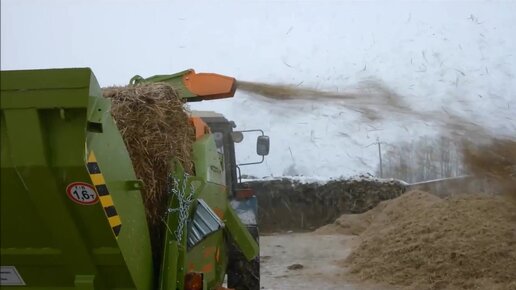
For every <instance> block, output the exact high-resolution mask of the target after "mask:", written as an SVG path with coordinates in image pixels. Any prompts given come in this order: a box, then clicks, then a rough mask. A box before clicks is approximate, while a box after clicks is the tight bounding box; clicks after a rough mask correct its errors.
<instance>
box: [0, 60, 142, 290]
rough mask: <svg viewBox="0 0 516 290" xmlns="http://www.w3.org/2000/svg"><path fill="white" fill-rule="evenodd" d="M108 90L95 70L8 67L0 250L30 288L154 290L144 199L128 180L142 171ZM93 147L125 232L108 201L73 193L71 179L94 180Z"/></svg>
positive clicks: (4, 82) (4, 90)
mask: <svg viewBox="0 0 516 290" xmlns="http://www.w3.org/2000/svg"><path fill="white" fill-rule="evenodd" d="M100 92H101V91H100V87H99V86H98V84H97V81H96V79H95V77H94V75H93V74H92V72H91V70H90V69H63V70H35V71H2V72H1V95H0V98H1V109H2V110H1V123H0V126H1V128H0V129H1V130H0V133H1V137H2V138H1V144H0V145H1V147H0V149H1V150H0V151H1V162H0V163H1V179H2V183H1V191H0V199H1V204H0V207H1V211H0V214H1V220H0V223H1V225H0V229H1V231H0V241H1V249H0V255H1V263H2V266H15V267H16V269H17V270H18V272H19V273H20V275H21V276H22V278H23V280H24V281H25V283H26V284H27V286H26V287H24V289H30V290H32V289H55V290H59V289H151V287H152V284H151V283H152V268H151V253H150V246H149V239H148V233H147V226H146V221H145V216H144V208H143V203H142V201H141V197H140V193H139V191H138V190H135V189H134V188H130V187H128V186H127V185H128V184H131V183H134V180H135V179H136V178H135V176H134V172H133V169H132V165H131V162H130V160H129V157H128V154H127V151H126V149H125V146H124V145H123V141H122V139H121V137H120V134H119V132H118V130H117V128H116V126H115V124H114V122H113V120H112V119H111V117H110V115H109V102H107V101H106V100H105V99H103V98H102V97H101V94H100ZM99 109H100V111H98V110H99ZM93 110H95V111H94V112H93ZM91 124H93V125H95V124H97V125H99V126H93V127H92V128H90V129H95V128H97V129H98V128H100V129H101V130H100V131H102V132H103V133H92V132H89V131H87V128H89V126H90V125H91ZM91 150H94V151H95V153H96V154H97V159H98V164H99V166H100V168H101V171H102V174H103V175H104V177H105V180H106V184H107V188H108V189H109V192H110V193H111V195H112V199H113V202H114V204H115V206H116V208H117V211H118V214H119V215H120V218H121V220H122V223H123V230H121V232H120V234H119V236H118V239H116V238H115V235H114V234H113V231H112V229H111V226H110V224H109V222H108V220H107V217H106V214H105V213H104V209H103V207H102V204H101V203H100V202H99V203H96V204H93V205H81V204H77V203H75V202H73V201H72V200H71V199H70V198H69V197H68V196H67V194H66V187H67V185H69V184H70V183H72V182H85V183H89V184H91V183H92V180H91V178H90V176H89V173H88V170H87V168H86V158H87V153H88V152H89V151H91ZM1 288H2V289H4V288H5V289H8V288H9V289H10V288H13V287H9V286H2V287H1Z"/></svg>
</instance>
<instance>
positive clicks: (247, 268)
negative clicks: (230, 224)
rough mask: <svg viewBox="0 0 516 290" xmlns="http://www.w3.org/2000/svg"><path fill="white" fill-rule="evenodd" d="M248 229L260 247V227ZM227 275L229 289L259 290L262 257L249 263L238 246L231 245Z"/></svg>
mask: <svg viewBox="0 0 516 290" xmlns="http://www.w3.org/2000/svg"><path fill="white" fill-rule="evenodd" d="M247 229H248V230H249V232H250V233H251V235H252V236H253V238H254V239H255V240H256V243H258V245H259V244H260V241H259V234H258V227H248V228H247ZM227 275H228V288H233V289H235V290H259V289H260V255H258V256H257V257H256V258H254V259H253V260H251V261H247V259H246V258H245V256H244V254H242V252H241V251H240V250H239V249H238V248H237V246H236V245H235V244H234V243H231V245H230V256H229V263H228V270H227Z"/></svg>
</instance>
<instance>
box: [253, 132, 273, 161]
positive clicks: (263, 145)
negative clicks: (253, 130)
mask: <svg viewBox="0 0 516 290" xmlns="http://www.w3.org/2000/svg"><path fill="white" fill-rule="evenodd" d="M269 149H270V141H269V136H265V135H262V136H258V139H257V140H256V154H258V155H260V156H267V155H269Z"/></svg>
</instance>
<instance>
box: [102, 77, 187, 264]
mask: <svg viewBox="0 0 516 290" xmlns="http://www.w3.org/2000/svg"><path fill="white" fill-rule="evenodd" d="M104 96H105V97H107V98H109V99H111V101H112V107H111V114H112V115H113V118H114V119H115V122H116V125H117V127H118V129H119V130H120V133H121V134H122V137H123V139H124V142H125V145H126V147H127V150H128V151H129V155H130V157H131V160H132V162H133V166H134V170H135V172H136V176H137V177H138V178H139V179H141V180H143V182H144V184H145V185H144V187H143V190H142V195H143V200H144V203H145V209H146V213H147V220H148V224H149V229H150V234H151V239H152V244H153V251H154V252H155V255H156V254H157V253H156V251H160V248H161V240H162V232H163V228H164V226H163V224H162V217H163V216H164V213H165V210H166V206H167V194H168V191H169V179H168V177H169V174H170V172H171V168H170V162H171V160H172V159H173V158H175V159H177V160H179V161H181V163H182V164H183V166H184V167H185V169H186V170H187V171H191V168H192V165H191V152H192V143H193V141H194V131H193V127H192V125H191V124H190V122H189V120H188V115H187V113H186V111H185V107H184V104H183V102H182V101H181V100H180V98H179V97H178V95H177V93H176V91H175V90H174V89H173V88H172V87H170V86H168V85H166V84H143V85H138V86H127V87H110V88H105V89H104ZM156 247H157V249H156Z"/></svg>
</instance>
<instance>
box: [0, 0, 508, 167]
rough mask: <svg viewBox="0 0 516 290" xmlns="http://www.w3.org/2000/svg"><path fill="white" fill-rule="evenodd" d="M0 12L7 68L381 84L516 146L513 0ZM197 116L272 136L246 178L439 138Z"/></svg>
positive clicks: (294, 108) (258, 103)
mask: <svg viewBox="0 0 516 290" xmlns="http://www.w3.org/2000/svg"><path fill="white" fill-rule="evenodd" d="M1 13H2V15H1V16H2V17H1V24H2V27H1V32H2V33H1V40H2V41H1V49H2V50H1V64H2V69H24V68H45V67H77V66H89V67H92V69H93V70H94V72H95V74H96V75H97V78H98V79H99V81H100V83H101V84H102V85H104V86H107V85H111V84H125V83H127V81H128V80H129V79H130V78H131V77H132V76H133V75H134V74H140V75H142V76H150V75H154V74H163V73H173V72H176V71H179V70H183V69H185V68H194V69H196V70H197V71H205V72H217V73H221V74H226V75H231V76H234V77H236V78H237V79H241V80H246V81H260V82H270V83H291V84H300V86H305V85H306V86H312V87H316V88H320V89H325V90H341V89H346V88H349V87H354V86H356V85H357V83H359V82H361V81H363V80H368V79H375V80H379V81H381V82H383V83H384V84H385V85H386V86H388V87H389V88H391V89H392V90H394V91H395V92H397V93H398V94H400V95H402V96H403V97H404V99H405V100H406V101H407V102H408V103H409V104H410V105H411V106H413V107H414V108H415V109H416V110H421V111H442V110H443V109H445V110H447V111H449V112H452V113H455V114H458V115H460V116H462V117H464V118H467V119H468V120H472V121H475V122H476V123H480V124H482V125H483V126H485V127H487V128H488V129H489V130H491V131H493V132H497V133H499V134H503V135H508V136H516V121H515V118H516V117H515V116H516V81H515V75H516V55H515V52H516V38H515V37H514V35H516V2H514V1H427V2H421V1H417V2H408V1H406V2H398V1H373V2H351V1H207V0H203V1H196V2H195V3H192V2H190V1H116V0H110V1H85V0H84V1H83V0H81V1H64V0H54V1H45V3H43V2H40V1H36V0H5V1H4V0H2V11H1ZM191 107H192V108H193V109H196V110H198V109H203V110H214V111H219V112H221V113H224V114H226V115H227V116H228V118H230V119H232V120H234V121H235V122H236V123H237V124H238V128H239V129H254V128H261V129H263V130H265V131H266V132H267V134H268V135H270V137H271V144H272V146H271V154H270V156H269V157H268V158H267V159H266V163H264V164H262V165H257V166H252V167H243V173H245V174H251V175H255V176H259V177H261V176H281V175H305V176H323V177H338V176H349V175H356V174H360V173H365V172H371V173H372V172H374V170H375V168H376V166H377V163H378V153H377V147H376V146H369V147H368V145H370V144H371V143H373V142H375V141H376V138H379V139H380V141H382V142H386V143H387V144H394V143H395V142H397V141H403V140H410V139H411V138H417V137H418V136H422V135H435V134H438V133H439V130H440V129H439V127H438V126H436V125H434V124H433V123H432V122H428V121H427V122H422V121H418V120H415V119H414V118H406V119H402V120H400V119H399V118H393V119H392V120H387V121H382V122H377V123H368V122H365V121H364V120H363V119H362V118H361V117H360V115H359V113H357V112H354V111H350V110H347V109H344V108H343V107H341V106H339V105H338V103H334V102H332V103H321V102H318V101H314V102H308V103H307V102H304V103H288V104H285V103H277V102H276V103H275V102H273V103H270V102H263V101H262V100H261V99H260V98H256V97H253V96H249V95H246V94H243V93H239V92H237V95H236V97H235V98H234V99H230V100H219V101H210V102H203V103H198V104H193V105H191ZM249 137H253V136H249ZM253 138H254V137H253ZM513 138H514V137H513ZM386 146H388V145H386ZM237 149H238V150H239V158H240V160H241V161H242V162H244V161H251V160H252V159H253V158H256V156H255V155H254V149H255V147H254V144H253V142H249V140H248V142H246V143H243V144H239V146H238V147H237Z"/></svg>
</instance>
